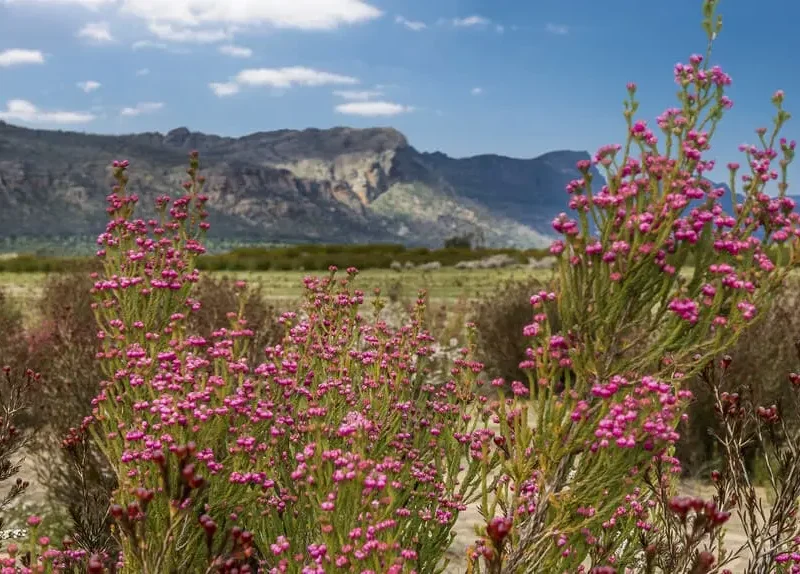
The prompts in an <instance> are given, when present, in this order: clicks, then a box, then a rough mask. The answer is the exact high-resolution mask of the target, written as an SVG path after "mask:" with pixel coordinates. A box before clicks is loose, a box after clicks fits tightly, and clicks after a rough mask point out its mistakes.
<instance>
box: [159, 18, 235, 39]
mask: <svg viewBox="0 0 800 574" xmlns="http://www.w3.org/2000/svg"><path fill="white" fill-rule="evenodd" d="M147 29H148V30H150V32H151V33H152V34H153V35H154V36H156V37H157V38H159V39H160V40H166V41H168V42H187V43H192V44H213V43H214V42H221V41H222V40H227V39H228V37H229V34H228V32H226V31H225V30H220V29H205V30H203V29H194V28H186V27H174V26H172V24H163V23H159V22H150V23H149V24H148V25H147Z"/></svg>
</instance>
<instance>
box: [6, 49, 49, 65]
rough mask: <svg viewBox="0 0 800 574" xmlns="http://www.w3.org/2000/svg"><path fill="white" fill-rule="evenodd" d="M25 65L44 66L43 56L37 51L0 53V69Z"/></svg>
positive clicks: (15, 50)
mask: <svg viewBox="0 0 800 574" xmlns="http://www.w3.org/2000/svg"><path fill="white" fill-rule="evenodd" d="M25 64H44V54H42V53H41V52H40V51H39V50H20V49H11V50H5V51H3V52H0V68H9V67H11V66H22V65H25Z"/></svg>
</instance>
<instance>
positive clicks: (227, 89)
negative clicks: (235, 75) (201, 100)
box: [208, 82, 239, 98]
mask: <svg viewBox="0 0 800 574" xmlns="http://www.w3.org/2000/svg"><path fill="white" fill-rule="evenodd" d="M208 87H209V88H211V91H212V92H214V94H215V95H216V96H218V97H220V98H224V97H226V96H232V95H234V94H238V93H239V84H237V83H236V82H211V83H210V84H208Z"/></svg>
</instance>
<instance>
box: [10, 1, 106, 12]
mask: <svg viewBox="0 0 800 574" xmlns="http://www.w3.org/2000/svg"><path fill="white" fill-rule="evenodd" d="M5 2H6V4H53V5H56V6H59V5H64V6H73V5H75V6H81V7H83V8H87V9H89V10H97V9H98V8H100V6H105V5H106V4H116V3H117V0H5Z"/></svg>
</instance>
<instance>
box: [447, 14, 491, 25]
mask: <svg viewBox="0 0 800 574" xmlns="http://www.w3.org/2000/svg"><path fill="white" fill-rule="evenodd" d="M490 22H491V20H489V19H488V18H484V17H483V16H478V15H477V14H476V15H474V16H467V17H466V18H455V19H454V20H453V26H456V27H459V28H469V27H471V26H485V25H486V24H489V23H490Z"/></svg>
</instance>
